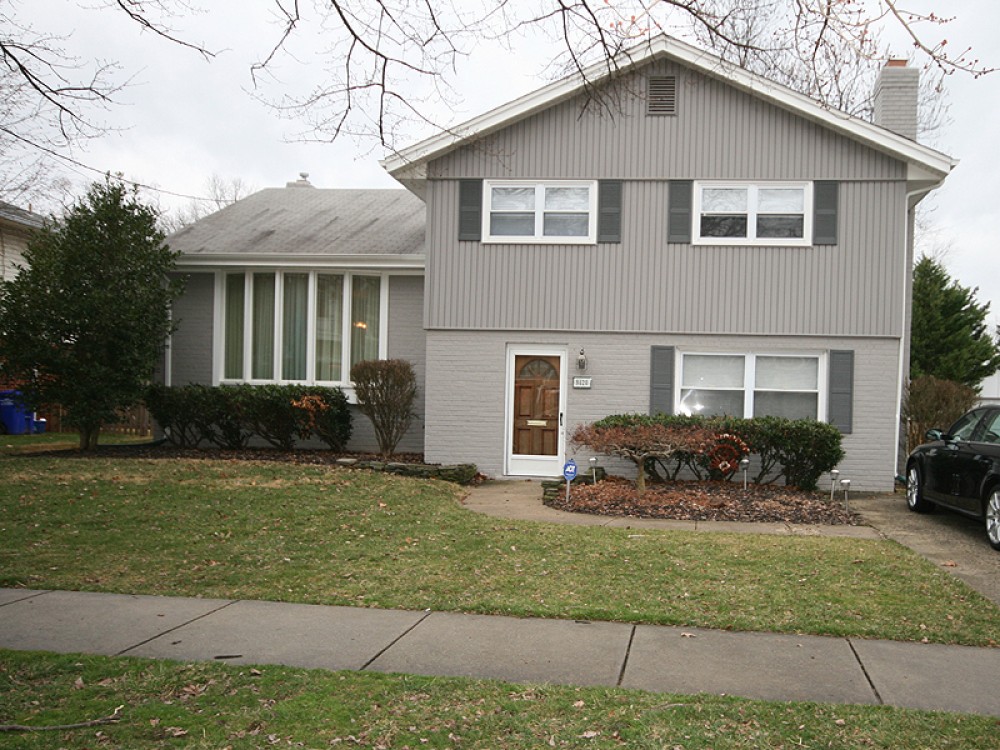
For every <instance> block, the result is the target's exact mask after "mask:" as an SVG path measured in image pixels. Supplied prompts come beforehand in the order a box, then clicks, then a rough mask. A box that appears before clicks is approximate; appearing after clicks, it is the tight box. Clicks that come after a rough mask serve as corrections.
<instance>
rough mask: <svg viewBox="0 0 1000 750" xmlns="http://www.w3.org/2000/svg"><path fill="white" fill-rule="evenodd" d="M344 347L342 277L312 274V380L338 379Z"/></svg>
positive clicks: (339, 377)
mask: <svg viewBox="0 0 1000 750" xmlns="http://www.w3.org/2000/svg"><path fill="white" fill-rule="evenodd" d="M343 349H344V277H343V276H335V275H332V274H326V273H322V274H319V275H318V276H317V277H316V380H332V381H339V380H341V379H342V378H341V374H340V371H341V362H342V361H343V360H342V352H343Z"/></svg>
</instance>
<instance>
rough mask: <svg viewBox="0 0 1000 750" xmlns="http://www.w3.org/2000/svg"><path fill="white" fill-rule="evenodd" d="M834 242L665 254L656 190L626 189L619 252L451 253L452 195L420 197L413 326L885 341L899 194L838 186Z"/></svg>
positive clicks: (675, 249) (464, 245)
mask: <svg viewBox="0 0 1000 750" xmlns="http://www.w3.org/2000/svg"><path fill="white" fill-rule="evenodd" d="M840 193H841V197H840V241H839V243H838V244H837V245H830V246H815V247H719V246H693V245H682V244H668V243H667V241H666V236H667V184H666V182H660V181H656V182H653V181H645V182H638V181H627V182H626V183H625V185H624V194H623V211H622V225H623V226H622V242H621V243H620V244H598V245H577V246H563V245H544V246H534V245H504V244H481V243H474V242H457V241H456V236H457V235H456V233H455V227H456V226H457V221H458V219H457V213H456V212H457V210H458V197H457V183H456V182H453V181H435V182H433V183H432V184H431V185H430V188H429V192H428V225H429V226H428V236H429V240H430V241H429V251H428V259H427V326H428V328H454V329H461V328H481V329H521V330H531V329H534V330H598V331H614V330H623V331H675V332H684V333H697V332H710V333H746V334H769V333H776V334H810V335H848V336H865V335H870V336H899V335H901V333H902V325H903V321H902V311H903V297H902V294H903V274H902V272H901V270H900V269H901V268H903V264H904V263H905V258H906V256H905V247H904V231H905V220H904V214H903V211H904V208H903V207H904V205H905V183H901V182H899V183H897V182H847V183H842V184H841V186H840Z"/></svg>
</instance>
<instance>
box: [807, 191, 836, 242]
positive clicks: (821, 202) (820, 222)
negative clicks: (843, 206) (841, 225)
mask: <svg viewBox="0 0 1000 750" xmlns="http://www.w3.org/2000/svg"><path fill="white" fill-rule="evenodd" d="M839 187H840V186H839V183H836V182H824V181H818V182H814V183H813V244H814V245H836V244H837V208H838V205H837V204H838V203H839V197H840V196H839V193H840V190H839Z"/></svg>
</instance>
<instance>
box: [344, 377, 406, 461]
mask: <svg viewBox="0 0 1000 750" xmlns="http://www.w3.org/2000/svg"><path fill="white" fill-rule="evenodd" d="M351 380H352V381H354V393H355V394H356V395H357V397H358V409H359V410H360V411H361V413H362V414H364V415H365V416H366V417H368V419H370V420H371V423H372V427H374V428H375V439H376V440H377V441H378V447H379V452H380V453H381V454H382V456H383V457H384V458H388V457H390V456H392V454H393V453H395V452H396V446H397V445H399V441H400V440H401V439H402V438H403V435H404V434H406V431H407V429H409V427H410V422H412V421H413V418H414V417H415V416H416V414H415V413H414V411H413V402H414V400H415V399H416V397H417V376H416V375H415V374H414V372H413V366H412V365H411V364H410V363H409V362H407V361H406V360H405V359H381V360H374V359H371V360H365V361H363V362H358V363H357V364H356V365H354V366H353V367H352V368H351Z"/></svg>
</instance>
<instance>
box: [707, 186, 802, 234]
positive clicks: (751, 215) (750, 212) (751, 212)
mask: <svg viewBox="0 0 1000 750" xmlns="http://www.w3.org/2000/svg"><path fill="white" fill-rule="evenodd" d="M705 188H741V189H743V188H745V189H747V191H748V195H747V235H748V236H747V237H702V236H701V213H702V211H701V204H702V191H703V190H704V189H705ZM761 188H802V189H803V200H802V211H803V217H802V235H803V236H802V237H801V238H799V237H794V238H786V237H761V238H759V239H758V238H757V237H756V233H757V221H756V219H757V200H756V196H757V191H758V190H760V189H761ZM691 213H692V219H691V220H692V222H693V223H694V227H693V228H692V234H691V237H692V241H693V244H695V245H729V246H732V245H739V246H754V247H811V246H812V234H813V229H812V224H813V183H812V182H741V181H715V180H706V181H697V182H695V183H694V206H693V209H692V211H691Z"/></svg>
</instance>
